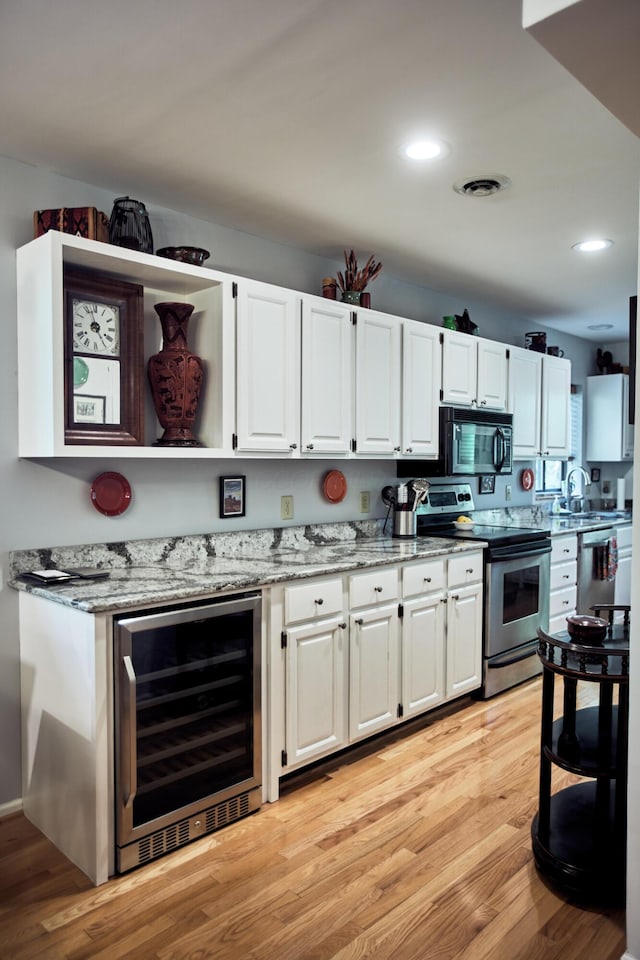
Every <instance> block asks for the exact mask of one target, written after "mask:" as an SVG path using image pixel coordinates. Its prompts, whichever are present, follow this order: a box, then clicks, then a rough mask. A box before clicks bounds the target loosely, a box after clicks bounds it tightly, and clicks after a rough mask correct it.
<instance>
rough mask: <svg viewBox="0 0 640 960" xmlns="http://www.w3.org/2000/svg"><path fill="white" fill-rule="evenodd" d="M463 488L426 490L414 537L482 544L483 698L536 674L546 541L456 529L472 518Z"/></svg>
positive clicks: (545, 613) (511, 531)
mask: <svg viewBox="0 0 640 960" xmlns="http://www.w3.org/2000/svg"><path fill="white" fill-rule="evenodd" d="M474 509H475V504H474V501H473V494H472V492H471V485H470V484H469V483H446V484H438V485H437V486H435V485H434V486H431V487H430V488H429V491H428V493H427V497H426V500H425V501H424V503H423V504H422V506H421V507H419V509H418V516H417V523H416V530H417V534H418V536H430V537H436V536H439V537H452V538H454V539H456V540H484V541H486V543H487V544H488V546H487V547H485V548H484V625H483V660H484V662H483V674H482V676H483V684H482V690H481V696H482V697H483V698H485V699H486V698H488V697H492V696H494V695H495V694H496V693H500V692H501V691H503V690H507V689H508V688H509V687H513V686H515V685H516V684H517V683H521V682H522V681H523V680H528V679H529V678H530V677H533V676H535V675H536V674H538V673H540V671H541V665H540V661H539V658H538V655H537V634H536V631H537V629H538V627H542V628H543V629H545V630H546V629H548V626H549V566H550V554H551V539H550V537H549V535H548V534H547V533H545V532H544V531H542V530H536V529H532V528H528V527H516V526H508V525H506V524H505V525H499V524H486V523H477V522H475V521H474V522H473V524H472V525H470V528H469V529H468V530H467V529H464V530H461V529H459V528H456V527H455V526H454V521H455V520H456V518H457V517H458V516H460V515H461V514H464V515H466V516H471V517H473V510H474Z"/></svg>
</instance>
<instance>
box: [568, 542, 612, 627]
mask: <svg viewBox="0 0 640 960" xmlns="http://www.w3.org/2000/svg"><path fill="white" fill-rule="evenodd" d="M616 552H617V551H616V549H615V539H614V530H613V527H604V528H602V529H600V530H590V531H588V532H585V533H579V534H578V599H577V612H578V613H579V614H583V615H584V614H586V615H591V614H592V613H593V611H592V610H591V607H594V606H596V605H597V604H598V603H613V597H614V591H615V568H616V566H617V557H616Z"/></svg>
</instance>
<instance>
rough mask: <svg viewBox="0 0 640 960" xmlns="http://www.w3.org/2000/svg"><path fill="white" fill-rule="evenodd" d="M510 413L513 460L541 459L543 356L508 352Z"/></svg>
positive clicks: (514, 349) (532, 352)
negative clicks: (511, 419) (511, 417)
mask: <svg viewBox="0 0 640 960" xmlns="http://www.w3.org/2000/svg"><path fill="white" fill-rule="evenodd" d="M508 410H509V413H512V414H513V448H512V449H513V459H514V460H533V459H535V458H536V457H539V456H540V449H541V447H540V422H541V417H542V354H541V353H536V352H535V350H525V349H524V347H510V348H509V404H508Z"/></svg>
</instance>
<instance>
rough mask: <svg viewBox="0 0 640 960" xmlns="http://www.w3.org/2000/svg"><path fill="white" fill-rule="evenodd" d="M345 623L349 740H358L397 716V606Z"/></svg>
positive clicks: (369, 611) (358, 614)
mask: <svg viewBox="0 0 640 960" xmlns="http://www.w3.org/2000/svg"><path fill="white" fill-rule="evenodd" d="M349 620H350V623H349V739H350V740H359V739H360V738H361V737H366V736H368V735H369V734H371V733H376V732H377V731H378V730H383V729H384V728H385V727H388V726H390V725H391V724H392V723H394V721H395V719H396V717H397V716H398V623H399V618H398V604H397V603H393V604H384V605H383V606H381V607H373V608H367V609H366V610H362V611H360V610H359V611H357V612H356V613H352V614H351V616H350V618H349Z"/></svg>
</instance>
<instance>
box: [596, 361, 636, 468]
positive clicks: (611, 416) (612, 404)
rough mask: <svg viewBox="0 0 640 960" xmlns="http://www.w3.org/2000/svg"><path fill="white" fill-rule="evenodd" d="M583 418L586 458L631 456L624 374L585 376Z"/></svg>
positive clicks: (627, 399)
mask: <svg viewBox="0 0 640 960" xmlns="http://www.w3.org/2000/svg"><path fill="white" fill-rule="evenodd" d="M586 422H587V454H586V457H587V460H595V461H604V462H606V461H620V460H632V459H633V427H632V426H631V425H630V423H629V376H628V374H626V373H611V374H608V375H604V376H599V377H587V404H586Z"/></svg>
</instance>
